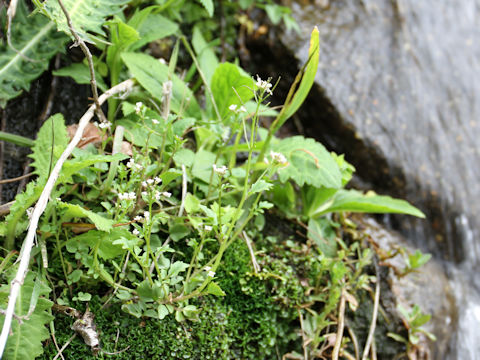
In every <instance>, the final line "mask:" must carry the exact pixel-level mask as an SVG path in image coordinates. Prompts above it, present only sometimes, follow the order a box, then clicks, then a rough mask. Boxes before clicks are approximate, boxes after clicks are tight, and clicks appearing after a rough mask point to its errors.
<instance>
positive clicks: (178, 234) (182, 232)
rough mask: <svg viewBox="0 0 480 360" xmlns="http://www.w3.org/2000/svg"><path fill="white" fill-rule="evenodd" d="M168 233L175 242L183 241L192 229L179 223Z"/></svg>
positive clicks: (172, 226)
mask: <svg viewBox="0 0 480 360" xmlns="http://www.w3.org/2000/svg"><path fill="white" fill-rule="evenodd" d="M168 231H169V233H170V237H171V238H172V240H173V241H178V240H180V239H183V238H184V237H185V236H187V235H188V234H190V229H189V228H188V227H187V226H185V225H183V224H179V223H177V224H173V225H171V226H170V228H169V229H168Z"/></svg>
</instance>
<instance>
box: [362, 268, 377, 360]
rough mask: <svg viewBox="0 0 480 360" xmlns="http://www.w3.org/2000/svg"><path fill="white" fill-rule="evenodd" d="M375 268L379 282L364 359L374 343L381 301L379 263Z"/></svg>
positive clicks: (363, 359) (364, 359)
mask: <svg viewBox="0 0 480 360" xmlns="http://www.w3.org/2000/svg"><path fill="white" fill-rule="evenodd" d="M375 270H376V273H377V283H376V284H375V299H374V301H373V312H372V323H371V324H370V330H369V331H368V337H367V342H366V343H365V348H364V349H363V355H362V360H366V359H367V357H368V353H369V352H370V345H371V343H372V340H373V335H374V333H375V326H376V325H377V315H378V304H379V302H380V275H379V273H378V266H377V264H375Z"/></svg>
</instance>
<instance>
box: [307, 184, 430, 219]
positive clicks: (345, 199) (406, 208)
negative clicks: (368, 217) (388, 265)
mask: <svg viewBox="0 0 480 360" xmlns="http://www.w3.org/2000/svg"><path fill="white" fill-rule="evenodd" d="M335 211H352V212H363V213H397V214H407V215H413V216H417V217H420V218H424V217H425V214H423V213H422V212H421V211H420V210H418V209H417V208H416V207H415V206H413V205H410V204H409V203H408V202H406V201H405V200H400V199H394V198H392V197H390V196H384V195H377V194H375V193H367V194H363V193H362V192H360V191H356V190H339V191H337V193H336V194H335V195H334V196H333V198H332V201H331V203H330V204H329V206H328V207H326V208H324V209H322V211H321V212H318V213H316V214H315V216H319V215H322V214H325V213H329V212H335Z"/></svg>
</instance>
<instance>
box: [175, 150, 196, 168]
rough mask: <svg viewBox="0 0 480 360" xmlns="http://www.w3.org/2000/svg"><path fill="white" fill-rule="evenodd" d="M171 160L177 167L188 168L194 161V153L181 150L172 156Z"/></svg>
mask: <svg viewBox="0 0 480 360" xmlns="http://www.w3.org/2000/svg"><path fill="white" fill-rule="evenodd" d="M173 160H174V161H175V164H177V165H185V166H186V167H190V166H192V165H193V163H194V161H195V153H194V152H193V151H192V150H190V149H186V148H182V149H180V150H178V151H177V152H176V153H175V154H174V155H173Z"/></svg>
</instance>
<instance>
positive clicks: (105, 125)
mask: <svg viewBox="0 0 480 360" xmlns="http://www.w3.org/2000/svg"><path fill="white" fill-rule="evenodd" d="M111 126H112V123H111V122H110V121H106V122H101V123H100V124H99V125H98V127H99V128H100V129H110V127H111Z"/></svg>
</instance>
